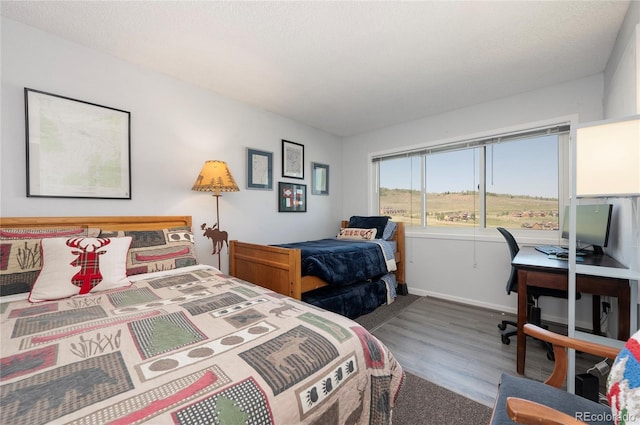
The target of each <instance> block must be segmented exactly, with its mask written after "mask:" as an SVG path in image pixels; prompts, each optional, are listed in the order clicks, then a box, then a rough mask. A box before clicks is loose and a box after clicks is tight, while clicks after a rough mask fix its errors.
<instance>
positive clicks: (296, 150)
mask: <svg viewBox="0 0 640 425" xmlns="http://www.w3.org/2000/svg"><path fill="white" fill-rule="evenodd" d="M282 177H290V178H293V179H304V145H301V144H300V143H295V142H290V141H288V140H282Z"/></svg>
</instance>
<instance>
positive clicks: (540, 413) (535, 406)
mask: <svg viewBox="0 0 640 425" xmlns="http://www.w3.org/2000/svg"><path fill="white" fill-rule="evenodd" d="M507 413H508V414H509V417H510V418H511V420H512V421H514V422H516V423H519V424H525V425H529V424H532V425H533V424H542V425H578V424H581V425H584V422H581V421H579V420H577V419H576V418H574V417H573V416H569V415H567V414H564V413H562V412H559V411H557V410H555V409H552V408H550V407H548V406H545V405H543V404H539V403H536V402H533V401H529V400H525V399H522V398H516V397H507Z"/></svg>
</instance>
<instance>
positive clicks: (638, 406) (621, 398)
mask: <svg viewBox="0 0 640 425" xmlns="http://www.w3.org/2000/svg"><path fill="white" fill-rule="evenodd" d="M607 399H608V400H609V405H610V406H611V413H612V415H613V417H614V418H615V423H616V424H619V425H638V424H640V331H638V332H636V333H635V334H634V335H632V336H631V338H629V340H628V341H627V343H626V344H625V346H624V348H623V349H622V351H620V354H618V357H616V360H615V362H614V363H613V366H611V372H610V373H609V377H608V378H607Z"/></svg>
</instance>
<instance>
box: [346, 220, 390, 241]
mask: <svg viewBox="0 0 640 425" xmlns="http://www.w3.org/2000/svg"><path fill="white" fill-rule="evenodd" d="M388 221H389V217H387V216H372V217H363V216H359V215H354V216H351V218H350V219H349V227H355V228H358V229H374V228H375V229H376V239H381V238H382V235H383V234H384V228H385V227H386V226H387V222H388Z"/></svg>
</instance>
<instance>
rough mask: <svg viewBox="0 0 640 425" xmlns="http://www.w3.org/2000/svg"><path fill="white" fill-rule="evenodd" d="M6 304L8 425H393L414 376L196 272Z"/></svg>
mask: <svg viewBox="0 0 640 425" xmlns="http://www.w3.org/2000/svg"><path fill="white" fill-rule="evenodd" d="M131 280H132V281H134V284H133V285H131V286H128V287H125V288H121V289H116V290H112V291H107V292H100V293H96V294H89V295H84V296H76V297H72V298H66V299H61V300H57V301H51V302H44V303H39V304H30V303H29V302H28V301H26V300H23V301H13V302H9V303H3V304H0V313H1V325H0V338H1V345H0V354H1V358H0V373H1V377H0V379H1V380H0V423H2V424H18V423H19V424H44V423H55V424H77V425H82V424H107V423H109V424H138V423H149V424H169V423H176V424H203V423H207V424H238V423H246V424H298V423H303V424H338V423H339V424H388V423H390V422H391V414H392V408H393V406H394V404H395V399H396V396H397V394H398V391H399V389H400V386H401V385H402V382H403V378H404V373H403V370H402V367H401V366H400V365H399V364H398V363H397V362H396V360H395V359H394V357H393V355H392V354H391V352H389V350H388V349H387V348H386V347H385V346H384V345H383V344H382V343H381V342H380V341H378V340H377V339H376V338H375V337H374V336H372V335H371V334H369V333H368V332H367V331H366V330H365V329H364V328H362V327H361V326H360V325H359V324H357V323H355V322H353V321H351V320H349V319H347V318H345V317H342V316H339V315H336V314H333V313H330V312H328V311H325V310H321V309H318V308H316V307H313V306H311V305H309V304H306V303H303V302H300V301H296V300H293V299H291V298H288V297H285V296H282V295H280V294H277V293H274V292H270V291H268V290H266V289H264V288H261V287H259V286H256V285H253V284H250V283H248V282H245V281H242V280H239V279H236V278H231V277H229V276H226V275H224V274H222V273H221V272H220V271H218V270H217V269H215V268H212V267H209V266H204V265H198V266H189V267H184V268H180V269H176V270H169V271H163V272H156V273H147V274H141V275H136V276H132V279H131Z"/></svg>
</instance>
